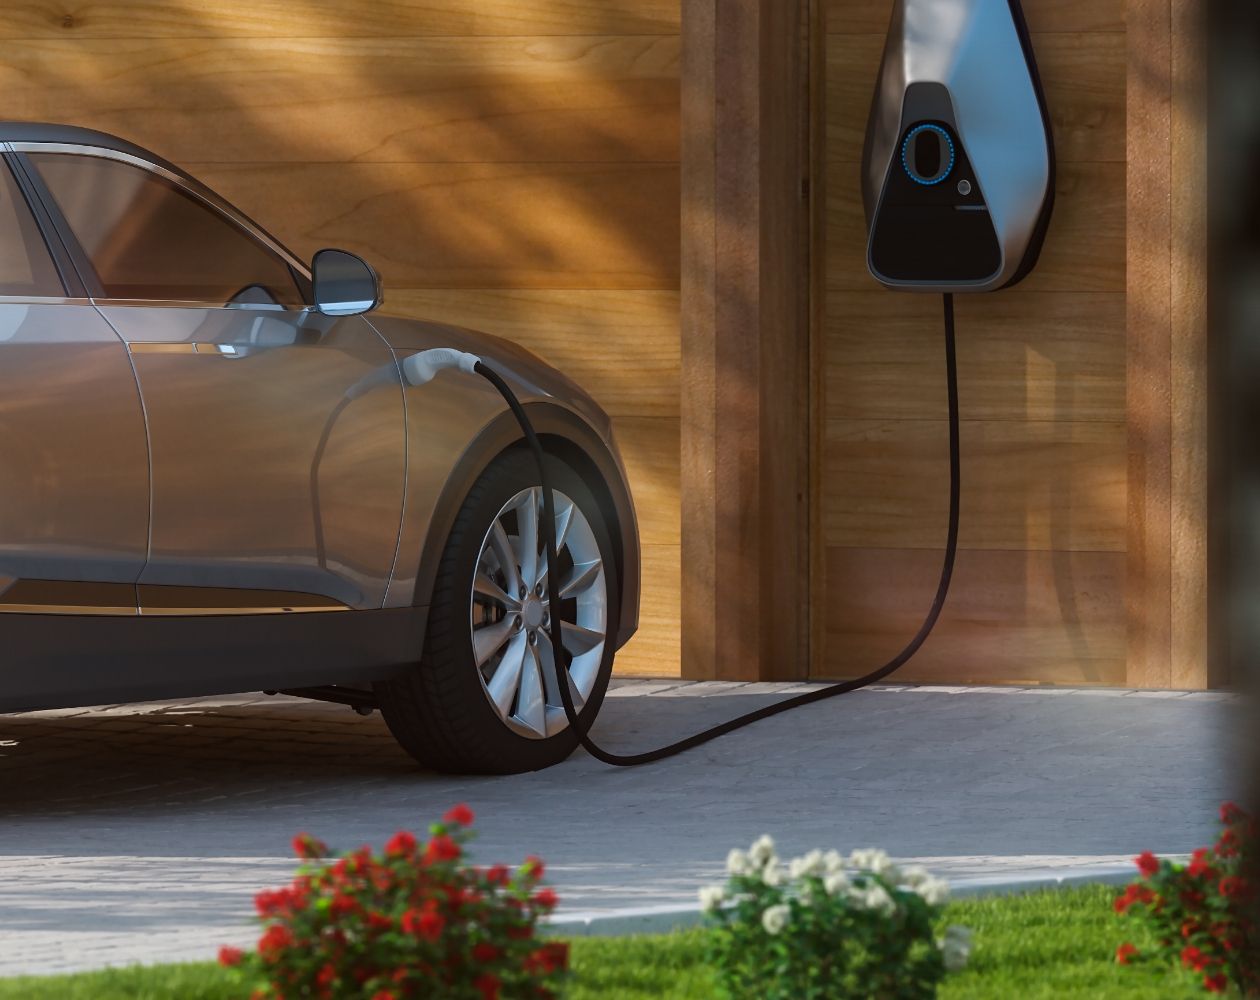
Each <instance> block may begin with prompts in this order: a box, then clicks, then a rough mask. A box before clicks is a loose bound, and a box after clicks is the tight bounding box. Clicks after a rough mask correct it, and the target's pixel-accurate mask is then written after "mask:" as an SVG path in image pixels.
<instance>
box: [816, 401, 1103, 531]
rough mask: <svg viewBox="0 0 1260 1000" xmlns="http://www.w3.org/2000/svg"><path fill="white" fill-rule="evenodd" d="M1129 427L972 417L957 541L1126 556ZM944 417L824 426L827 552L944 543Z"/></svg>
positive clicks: (966, 431)
mask: <svg viewBox="0 0 1260 1000" xmlns="http://www.w3.org/2000/svg"><path fill="white" fill-rule="evenodd" d="M1124 442H1125V426H1124V424H1123V423H1122V422H1116V423H1114V424H1101V423H1079V424H1078V423H1068V422H1063V421H1047V422H1032V421H1029V422H1024V423H1011V422H1001V421H999V422H994V423H991V422H987V421H975V420H968V421H966V422H965V423H964V424H963V427H962V451H963V481H964V489H963V503H962V524H961V531H960V536H959V537H960V545H961V546H962V547H963V548H969V549H1018V550H1023V549H1029V550H1047V551H1048V550H1063V551H1105V552H1123V551H1124V549H1125V520H1124V517H1125V482H1126V479H1125V461H1124ZM947 454H948V430H947V425H946V423H945V421H943V420H941V421H934V420H933V421H928V420H915V421H909V420H845V421H835V420H833V421H828V422H827V436H826V455H827V476H828V485H829V487H830V489H829V490H828V494H827V501H826V508H825V515H824V516H825V518H826V533H827V544H828V545H829V546H848V547H852V548H888V549H891V548H933V547H936V546H938V545H943V544H944V538H945V525H946V513H947V511H948V501H949V491H948V489H947V483H948V467H947V465H946V456H947Z"/></svg>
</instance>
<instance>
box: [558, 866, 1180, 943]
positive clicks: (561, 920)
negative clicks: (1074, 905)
mask: <svg viewBox="0 0 1260 1000" xmlns="http://www.w3.org/2000/svg"><path fill="white" fill-rule="evenodd" d="M1173 860H1176V861H1180V860H1182V859H1180V858H1174V859H1173ZM1136 877H1137V873H1136V872H1135V871H1134V870H1133V867H1132V866H1131V865H1130V866H1128V867H1126V868H1125V869H1124V870H1123V871H1121V870H1115V871H1098V872H1085V873H1077V874H1073V875H1061V876H1053V875H1043V876H1036V877H1033V878H1022V879H1009V878H1001V877H995V878H994V879H992V880H988V879H967V880H965V881H964V880H960V881H958V882H955V883H953V884H952V885H951V887H950V898H951V899H974V898H980V897H984V896H1013V895H1017V894H1019V893H1025V892H1038V891H1040V890H1043V889H1072V888H1076V887H1078V886H1083V885H1116V886H1120V885H1128V884H1129V883H1130V882H1132V881H1133V880H1134V879H1135V878H1136ZM703 922H704V915H703V914H702V913H701V912H700V908H699V906H698V905H696V904H692V903H683V904H674V905H672V906H641V907H627V908H625V909H620V910H611V911H602V912H599V913H591V912H586V913H582V912H578V913H569V914H561V915H559V916H557V917H556V918H554V919H552V920H550V921H548V922H547V925H546V928H547V931H548V932H549V933H550V934H555V935H557V936H564V937H621V936H624V935H629V934H668V933H670V932H671V931H677V930H687V929H689V928H692V927H699V926H700V925H701V924H702V923H703Z"/></svg>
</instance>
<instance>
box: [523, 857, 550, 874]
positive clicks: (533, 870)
mask: <svg viewBox="0 0 1260 1000" xmlns="http://www.w3.org/2000/svg"><path fill="white" fill-rule="evenodd" d="M521 870H522V871H523V872H525V874H527V875H530V876H531V877H533V878H534V879H540V878H542V877H543V872H544V871H545V870H546V869H545V868H544V866H543V861H542V858H540V857H538V856H537V855H536V854H531V855H529V856H528V857H526V858H525V864H523V865H522V866H521Z"/></svg>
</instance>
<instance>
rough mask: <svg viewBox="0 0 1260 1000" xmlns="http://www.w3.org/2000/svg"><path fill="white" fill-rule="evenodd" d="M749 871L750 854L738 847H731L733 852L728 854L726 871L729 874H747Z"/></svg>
mask: <svg viewBox="0 0 1260 1000" xmlns="http://www.w3.org/2000/svg"><path fill="white" fill-rule="evenodd" d="M748 872H749V865H748V855H747V854H745V853H744V852H743V851H741V850H740V849H739V848H738V847H734V848H731V853H730V854H728V855H727V856H726V873H727V874H728V875H747V874H748Z"/></svg>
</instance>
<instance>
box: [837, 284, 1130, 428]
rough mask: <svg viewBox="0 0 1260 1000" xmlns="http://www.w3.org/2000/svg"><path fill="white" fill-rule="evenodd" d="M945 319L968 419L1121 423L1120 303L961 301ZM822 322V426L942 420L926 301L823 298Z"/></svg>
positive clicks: (1052, 298) (939, 366)
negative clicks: (955, 337) (951, 322)
mask: <svg viewBox="0 0 1260 1000" xmlns="http://www.w3.org/2000/svg"><path fill="white" fill-rule="evenodd" d="M955 308H956V314H957V318H958V329H959V330H960V331H961V336H960V337H959V341H958V369H959V371H958V376H959V396H960V399H961V401H962V407H963V411H964V413H965V414H966V416H967V419H969V420H984V421H996V420H1007V421H1025V420H1039V421H1045V420H1060V419H1063V420H1069V421H1073V422H1077V423H1079V422H1104V423H1111V424H1114V423H1117V422H1122V421H1123V420H1124V419H1125V391H1124V376H1125V340H1124V322H1125V300H1124V295H1123V294H1122V293H1118V292H1081V293H1077V292H1056V293H1045V292H1030V293H1028V294H1026V295H983V296H980V295H974V296H961V297H959V299H958V300H957V304H956V307H955ZM827 316H828V319H827V329H826V361H825V370H826V389H825V394H826V410H827V417H828V418H830V419H832V420H836V419H851V418H861V417H866V418H875V419H883V420H897V419H913V420H924V419H933V420H935V419H940V418H941V417H942V416H944V414H945V412H946V395H945V377H944V376H945V350H944V341H943V338H942V335H941V302H940V299H939V298H938V297H937V296H934V295H894V294H891V293H889V292H887V291H885V290H883V289H880V290H879V291H866V292H833V293H831V294H830V295H829V296H828V300H827Z"/></svg>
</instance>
